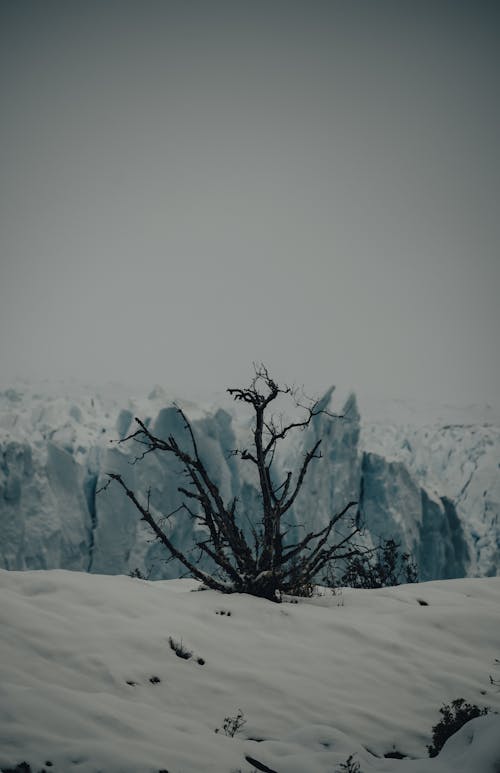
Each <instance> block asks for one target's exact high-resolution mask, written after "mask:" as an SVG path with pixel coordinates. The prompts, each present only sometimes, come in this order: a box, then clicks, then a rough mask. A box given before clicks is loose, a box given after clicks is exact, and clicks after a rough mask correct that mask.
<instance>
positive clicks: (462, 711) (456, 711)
mask: <svg viewBox="0 0 500 773" xmlns="http://www.w3.org/2000/svg"><path fill="white" fill-rule="evenodd" d="M439 711H440V713H441V714H442V715H443V718H442V719H441V720H440V721H439V722H438V723H437V725H434V727H433V728H432V743H431V744H430V746H428V747H427V751H428V752H429V757H437V755H438V754H439V752H440V751H441V749H442V748H443V746H444V744H445V743H446V741H447V740H448V738H450V737H451V736H452V735H454V734H455V733H456V732H457V731H458V730H460V728H461V727H463V726H464V725H465V724H466V722H469V721H470V720H471V719H475V718H476V717H481V716H483V715H484V714H487V713H488V711H489V708H488V707H486V706H484V707H483V708H480V707H479V706H476V705H475V704H470V703H466V702H465V699H464V698H457V700H454V701H452V702H451V703H450V704H449V705H448V704H446V703H445V704H443V706H442V707H441V708H440V709H439Z"/></svg>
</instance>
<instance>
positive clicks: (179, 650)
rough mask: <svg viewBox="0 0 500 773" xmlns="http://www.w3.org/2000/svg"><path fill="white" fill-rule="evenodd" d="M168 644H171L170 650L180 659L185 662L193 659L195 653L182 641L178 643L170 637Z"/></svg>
mask: <svg viewBox="0 0 500 773" xmlns="http://www.w3.org/2000/svg"><path fill="white" fill-rule="evenodd" d="M168 643H169V644H170V649H171V650H173V651H174V652H175V654H176V655H177V657H178V658H182V659H183V660H189V658H192V657H193V653H192V652H191V651H190V650H187V649H186V648H185V647H184V645H183V643H182V639H181V641H180V642H178V641H175V639H172V637H171V636H169V637H168Z"/></svg>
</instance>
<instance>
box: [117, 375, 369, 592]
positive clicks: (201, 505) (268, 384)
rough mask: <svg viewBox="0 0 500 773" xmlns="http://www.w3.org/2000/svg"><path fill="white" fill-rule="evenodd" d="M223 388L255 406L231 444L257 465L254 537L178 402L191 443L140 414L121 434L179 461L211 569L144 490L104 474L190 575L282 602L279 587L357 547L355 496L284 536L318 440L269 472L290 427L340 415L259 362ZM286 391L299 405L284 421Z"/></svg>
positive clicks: (300, 581) (185, 505)
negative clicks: (176, 538) (298, 414)
mask: <svg viewBox="0 0 500 773" xmlns="http://www.w3.org/2000/svg"><path fill="white" fill-rule="evenodd" d="M227 391H228V392H229V394H230V395H231V396H232V397H233V399H234V400H236V401H239V402H242V403H245V404H247V405H248V406H249V407H250V409H251V411H252V413H253V426H252V442H251V444H250V446H249V447H248V448H243V449H237V450H233V451H232V453H233V454H234V455H236V456H238V457H239V459H240V460H241V461H242V462H244V463H248V464H251V465H254V467H255V469H256V472H257V475H258V481H259V489H260V501H261V512H260V513H259V514H258V517H256V514H252V515H253V518H251V519H250V521H251V524H252V525H251V537H247V536H246V535H245V533H244V531H243V529H242V526H241V524H242V516H241V514H240V513H239V512H238V498H237V497H235V498H234V499H232V500H231V501H229V502H225V501H224V500H223V498H222V496H221V493H220V490H219V487H218V486H217V485H216V484H215V483H214V481H213V479H212V477H211V476H210V475H209V473H208V471H207V467H206V465H205V463H204V461H203V459H202V458H201V456H200V453H199V451H198V445H197V441H196V436H195V432H194V430H193V427H192V425H191V423H190V421H189V419H188V418H187V416H186V414H185V413H184V411H183V410H182V409H181V408H180V407H178V406H176V409H177V411H178V413H179V415H180V416H181V417H182V420H183V422H184V426H185V429H186V431H187V435H186V437H187V438H189V443H188V445H189V448H187V449H186V448H185V447H181V445H180V444H179V440H178V439H177V438H176V437H174V436H173V435H171V436H169V437H168V438H166V439H163V438H159V437H156V436H155V435H154V434H153V433H152V432H151V431H150V430H149V428H148V427H147V426H146V425H145V424H144V422H142V421H141V420H140V419H136V423H137V427H138V428H137V430H136V431H135V432H133V433H132V434H130V435H129V436H128V437H126V438H124V439H123V440H122V441H120V442H127V441H135V442H136V443H139V444H140V445H141V446H142V447H143V448H142V449H141V454H140V456H139V457H138V459H139V460H140V459H142V458H143V457H144V456H145V455H146V454H148V453H152V452H165V453H167V454H172V455H173V456H174V457H175V458H176V459H177V460H178V461H179V462H180V464H181V465H182V470H183V475H184V477H185V480H186V484H185V485H180V486H179V487H178V491H179V492H180V493H181V494H182V496H183V498H184V499H183V502H182V504H181V505H180V507H179V508H178V511H183V512H184V513H185V514H186V516H187V517H190V518H192V519H194V520H195V521H196V522H197V523H198V524H199V525H202V526H203V527H204V528H203V530H202V531H203V533H204V538H203V539H200V540H199V541H197V542H196V545H197V547H198V548H199V549H200V550H201V551H202V553H204V554H205V555H206V556H208V557H209V558H210V559H211V560H212V564H213V565H214V567H215V570H214V571H205V570H204V569H202V568H201V565H200V563H199V562H196V561H195V560H194V559H193V558H192V557H191V553H189V554H187V553H185V552H182V551H181V550H179V549H178V548H177V547H176V546H175V545H174V543H173V542H172V540H171V539H170V537H169V536H168V534H167V533H166V532H165V530H164V528H162V526H161V525H160V521H159V519H158V518H157V517H155V516H154V515H153V513H152V511H151V508H150V505H149V496H148V498H147V500H146V501H145V502H144V501H141V500H140V499H139V498H138V496H137V495H136V493H135V492H134V491H132V490H131V489H130V488H129V487H128V485H127V483H126V482H125V480H124V479H123V477H122V476H121V475H118V474H115V473H109V480H108V484H107V485H109V483H111V482H116V483H117V484H118V485H120V486H121V487H122V488H123V489H124V491H125V493H126V494H127V496H128V497H129V498H130V499H131V501H132V502H133V503H134V505H135V507H136V508H137V510H138V512H139V513H140V516H141V518H142V519H143V520H144V521H146V523H148V524H149V526H150V527H151V529H152V530H153V532H154V533H155V535H156V538H157V539H158V540H159V541H160V542H161V543H162V544H163V545H164V546H165V548H166V550H167V552H168V553H169V556H170V557H172V558H176V559H178V560H179V561H180V563H181V564H183V565H184V566H185V567H186V569H187V571H188V573H189V574H191V575H192V576H193V577H195V578H197V579H198V580H201V581H202V582H203V583H204V584H205V585H206V586H208V587H209V588H213V589H215V590H219V591H222V592H225V593H234V592H237V593H250V594H252V595H254V596H260V597H263V598H266V599H271V600H273V601H279V600H280V599H281V594H283V593H292V594H293V593H300V592H301V590H303V589H304V588H307V587H311V585H312V584H313V583H314V580H315V578H317V576H318V574H319V573H320V572H321V571H322V570H325V568H328V567H329V566H331V564H332V562H334V561H337V560H341V559H344V560H345V559H349V558H351V557H352V556H354V555H357V554H359V552H360V548H359V547H358V546H357V545H356V544H355V542H354V538H355V536H356V534H357V533H358V532H359V527H358V525H357V521H356V518H355V517H354V516H353V515H351V513H352V510H353V508H354V507H355V505H356V504H357V503H356V502H348V503H346V506H345V507H344V508H343V509H342V511H341V512H339V513H336V514H335V515H332V517H331V518H330V519H329V521H328V523H327V524H326V525H325V526H324V527H323V528H321V529H319V530H318V531H313V530H311V531H309V532H307V533H306V534H305V535H304V536H302V537H301V538H300V539H298V540H297V541H296V542H295V543H292V544H289V543H288V542H287V533H288V532H289V527H288V526H287V525H286V523H285V521H284V516H285V514H286V513H287V512H288V511H289V510H290V508H291V507H292V505H293V504H294V502H295V501H296V499H297V496H298V494H299V492H300V490H301V487H302V485H303V483H304V479H305V477H306V475H307V471H308V469H309V466H310V465H311V463H312V462H313V460H317V459H320V458H321V454H320V445H321V440H317V441H316V442H315V443H314V445H312V447H311V448H310V449H309V450H308V451H307V452H306V453H305V455H304V457H303V459H302V460H301V463H300V465H299V467H298V469H297V470H296V471H287V472H286V473H285V475H284V478H283V479H282V480H281V481H279V482H276V481H275V476H274V468H273V463H274V461H275V459H276V458H277V451H278V447H279V444H280V442H281V441H283V440H284V439H285V438H286V437H287V436H288V435H289V433H291V432H293V431H298V430H304V429H306V428H307V427H308V426H309V425H310V423H311V422H312V420H313V419H314V417H315V416H317V415H318V414H320V413H322V414H325V413H326V414H327V415H328V416H329V417H331V418H332V420H335V419H337V418H339V417H338V416H335V415H334V414H331V413H329V412H328V411H327V410H325V409H324V408H321V407H320V404H319V403H318V402H313V401H306V402H305V404H304V401H303V400H299V399H298V398H297V393H296V391H295V390H294V389H292V388H291V387H288V386H284V387H280V386H279V385H278V384H277V383H276V382H275V381H274V380H273V379H272V378H271V376H270V375H269V373H268V371H267V369H266V368H265V367H264V366H263V365H260V366H258V367H256V368H255V375H254V378H253V379H252V381H251V383H250V385H249V386H248V387H246V388H236V389H228V390H227ZM283 397H284V398H288V399H291V400H292V401H293V403H294V406H295V407H297V408H300V409H301V411H302V418H298V419H296V420H293V421H289V422H288V423H287V421H285V420H284V419H279V418H277V417H276V416H275V415H273V414H272V413H271V407H274V406H273V405H272V404H273V403H275V401H276V400H278V399H282V398H283ZM278 401H279V400H278ZM325 474H328V472H327V471H325ZM176 512H177V511H176ZM244 516H245V517H247V516H248V514H244ZM340 527H342V528H340Z"/></svg>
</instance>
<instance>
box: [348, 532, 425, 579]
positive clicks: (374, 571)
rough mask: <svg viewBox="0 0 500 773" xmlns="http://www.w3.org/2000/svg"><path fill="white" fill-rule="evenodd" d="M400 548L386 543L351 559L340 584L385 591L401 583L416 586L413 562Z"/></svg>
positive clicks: (387, 541) (415, 572)
mask: <svg viewBox="0 0 500 773" xmlns="http://www.w3.org/2000/svg"><path fill="white" fill-rule="evenodd" d="M399 548H400V545H398V543H397V542H396V541H395V540H393V539H387V540H385V542H384V543H383V544H381V545H380V546H379V547H378V548H377V549H376V550H375V551H374V552H371V551H370V552H367V553H365V554H362V555H357V556H354V557H353V558H351V559H350V561H349V563H348V564H347V567H346V570H345V572H344V574H343V575H342V578H341V584H342V585H346V586H348V587H349V588H386V587H387V586H391V585H399V584H400V583H402V582H418V572H417V567H416V565H415V562H414V561H413V559H412V557H411V555H410V554H409V553H401V552H400V551H399Z"/></svg>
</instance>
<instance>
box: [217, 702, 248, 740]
mask: <svg viewBox="0 0 500 773" xmlns="http://www.w3.org/2000/svg"><path fill="white" fill-rule="evenodd" d="M245 724H246V719H245V718H244V714H243V712H242V710H241V709H238V713H237V714H236V715H235V716H234V717H224V722H223V723H222V732H223V733H224V735H228V736H229V737H230V738H234V736H235V735H236V733H239V731H240V730H241V728H242V727H243V725H245ZM220 730H221V728H220V727H218V728H217V729H216V730H215V732H216V733H220Z"/></svg>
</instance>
